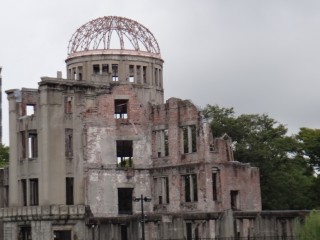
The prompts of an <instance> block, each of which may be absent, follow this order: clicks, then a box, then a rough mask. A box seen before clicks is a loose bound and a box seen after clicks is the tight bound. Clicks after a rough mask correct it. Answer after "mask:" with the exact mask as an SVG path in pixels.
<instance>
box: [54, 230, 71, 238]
mask: <svg viewBox="0 0 320 240" xmlns="http://www.w3.org/2000/svg"><path fill="white" fill-rule="evenodd" d="M53 239H54V240H71V239H72V238H71V230H56V231H53Z"/></svg>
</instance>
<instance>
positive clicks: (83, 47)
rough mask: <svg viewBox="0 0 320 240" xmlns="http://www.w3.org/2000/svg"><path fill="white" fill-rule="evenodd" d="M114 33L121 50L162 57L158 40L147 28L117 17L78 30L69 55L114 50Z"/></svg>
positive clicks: (88, 24) (97, 20)
mask: <svg viewBox="0 0 320 240" xmlns="http://www.w3.org/2000/svg"><path fill="white" fill-rule="evenodd" d="M114 33H115V34H117V36H118V38H119V43H120V49H121V50H134V51H145V52H148V53H151V54H159V55H160V48H159V45H158V43H157V40H156V39H155V37H154V36H153V34H152V33H151V32H150V31H149V30H148V29H147V28H146V27H144V26H143V25H141V24H140V23H138V22H136V21H133V20H131V19H127V18H122V17H116V16H108V17H101V18H97V19H95V20H92V21H90V22H88V23H86V24H84V25H83V26H81V27H80V28H79V29H77V31H76V32H75V33H74V34H73V35H72V37H71V40H70V42H69V46H68V54H69V55H71V54H74V53H77V52H83V51H92V50H109V49H114V48H112V47H111V41H112V36H113V34H114ZM130 45H131V46H130Z"/></svg>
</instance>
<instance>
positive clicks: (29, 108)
mask: <svg viewBox="0 0 320 240" xmlns="http://www.w3.org/2000/svg"><path fill="white" fill-rule="evenodd" d="M35 109H36V105H35V104H27V105H26V115H27V116H31V115H34V114H35Z"/></svg>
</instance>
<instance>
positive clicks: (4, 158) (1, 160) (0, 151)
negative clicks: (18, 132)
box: [0, 144, 9, 167]
mask: <svg viewBox="0 0 320 240" xmlns="http://www.w3.org/2000/svg"><path fill="white" fill-rule="evenodd" d="M8 165H9V147H6V146H4V145H3V144H0V167H6V166H8Z"/></svg>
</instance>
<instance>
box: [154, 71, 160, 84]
mask: <svg viewBox="0 0 320 240" xmlns="http://www.w3.org/2000/svg"><path fill="white" fill-rule="evenodd" d="M158 80H159V79H158V69H157V68H155V69H154V85H155V86H159V83H158Z"/></svg>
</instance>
